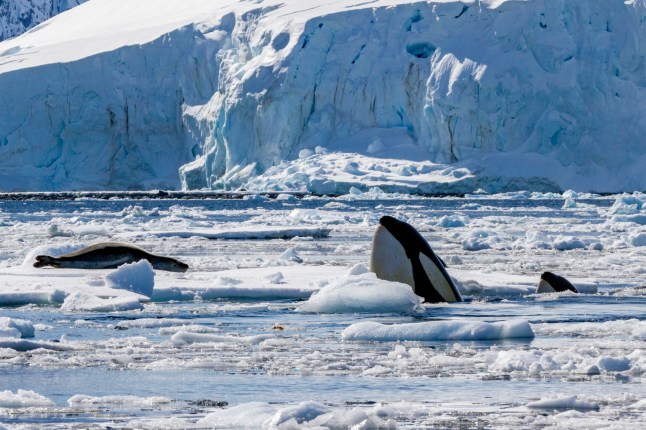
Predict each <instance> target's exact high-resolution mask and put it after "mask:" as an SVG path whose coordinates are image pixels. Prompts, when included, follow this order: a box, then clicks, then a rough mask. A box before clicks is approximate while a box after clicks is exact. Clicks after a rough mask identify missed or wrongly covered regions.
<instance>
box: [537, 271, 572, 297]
mask: <svg viewBox="0 0 646 430" xmlns="http://www.w3.org/2000/svg"><path fill="white" fill-rule="evenodd" d="M568 290H569V291H572V292H575V293H578V292H579V291H578V290H577V289H576V288H574V285H572V284H571V283H570V281H568V280H567V279H565V278H564V277H562V276H559V275H555V274H554V273H552V272H543V274H542V275H541V280H540V282H539V283H538V287H536V294H540V293H560V292H562V291H568Z"/></svg>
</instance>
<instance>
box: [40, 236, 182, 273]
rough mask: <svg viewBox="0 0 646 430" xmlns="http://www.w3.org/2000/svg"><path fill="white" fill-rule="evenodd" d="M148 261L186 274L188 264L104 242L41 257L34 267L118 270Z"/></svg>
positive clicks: (123, 244) (126, 246) (159, 268)
mask: <svg viewBox="0 0 646 430" xmlns="http://www.w3.org/2000/svg"><path fill="white" fill-rule="evenodd" d="M139 260H148V262H149V263H150V264H151V265H152V266H153V268H154V269H158V270H167V271H169V272H186V271H187V270H188V264H185V263H182V262H181V261H179V260H176V259H174V258H171V257H162V256H160V255H153V254H150V253H148V252H146V251H144V250H143V249H141V248H138V247H136V246H133V245H128V244H127V243H115V242H102V243H96V244H94V245H90V246H88V247H86V248H83V249H79V250H78V251H74V252H70V253H69V254H63V255H61V256H58V257H51V256H49V255H39V256H37V257H36V262H35V263H34V267H45V266H52V267H61V268H67V269H116V268H117V267H119V266H121V265H122V264H126V263H134V262H136V261H139Z"/></svg>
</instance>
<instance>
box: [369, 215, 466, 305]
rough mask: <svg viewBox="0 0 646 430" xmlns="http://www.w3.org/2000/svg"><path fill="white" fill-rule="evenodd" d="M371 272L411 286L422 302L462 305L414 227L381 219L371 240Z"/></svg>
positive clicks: (436, 257) (436, 259)
mask: <svg viewBox="0 0 646 430" xmlns="http://www.w3.org/2000/svg"><path fill="white" fill-rule="evenodd" d="M370 271H371V272H374V273H375V274H376V275H377V277H378V278H380V279H384V280H387V281H396V282H402V283H405V284H408V285H410V286H411V287H413V291H415V294H417V295H418V296H422V297H424V301H425V302H429V303H441V302H461V301H462V297H460V293H459V292H458V289H457V288H456V286H455V283H454V282H453V279H452V278H451V277H450V276H449V274H448V273H447V272H446V269H445V268H444V264H443V262H442V260H440V258H439V257H438V256H437V255H436V254H435V252H433V250H432V249H431V246H430V245H429V244H428V242H427V241H426V239H424V238H423V237H422V235H421V234H420V233H419V232H418V231H417V230H415V228H414V227H413V226H411V225H410V224H407V223H405V222H403V221H399V220H397V219H395V218H393V217H390V216H383V217H381V219H380V220H379V225H378V226H377V230H376V231H375V234H374V236H373V237H372V254H371V256H370Z"/></svg>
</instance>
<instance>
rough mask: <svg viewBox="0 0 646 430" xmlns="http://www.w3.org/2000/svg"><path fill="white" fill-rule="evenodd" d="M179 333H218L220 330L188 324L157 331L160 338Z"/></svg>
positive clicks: (162, 328)
mask: <svg viewBox="0 0 646 430" xmlns="http://www.w3.org/2000/svg"><path fill="white" fill-rule="evenodd" d="M180 331H185V332H189V333H220V332H221V331H222V330H220V329H219V328H217V327H209V326H205V325H200V324H188V325H180V326H172V327H161V328H160V329H159V334H160V335H161V336H172V335H174V334H175V333H179V332H180Z"/></svg>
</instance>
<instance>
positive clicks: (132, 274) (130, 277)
mask: <svg viewBox="0 0 646 430" xmlns="http://www.w3.org/2000/svg"><path fill="white" fill-rule="evenodd" d="M105 281H106V284H107V285H108V286H109V287H111V288H115V289H119V290H127V291H132V292H134V293H137V294H142V295H144V296H146V297H151V296H152V295H153V289H154V287H155V270H154V269H153V266H152V265H151V264H150V262H149V261H148V260H140V261H137V262H135V263H130V264H124V265H122V266H119V268H118V269H116V270H115V271H114V272H111V273H109V274H107V275H106V276H105Z"/></svg>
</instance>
